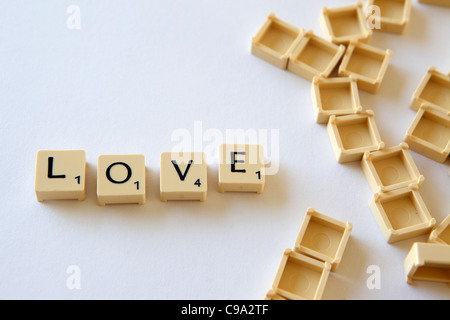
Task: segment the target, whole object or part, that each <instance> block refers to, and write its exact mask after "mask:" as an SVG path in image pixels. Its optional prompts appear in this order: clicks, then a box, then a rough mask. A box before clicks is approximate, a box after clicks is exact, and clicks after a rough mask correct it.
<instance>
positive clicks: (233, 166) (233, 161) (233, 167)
mask: <svg viewBox="0 0 450 320" xmlns="http://www.w3.org/2000/svg"><path fill="white" fill-rule="evenodd" d="M238 154H240V155H245V152H231V172H242V173H245V172H246V170H245V169H241V170H236V163H245V161H244V160H236V155H238Z"/></svg>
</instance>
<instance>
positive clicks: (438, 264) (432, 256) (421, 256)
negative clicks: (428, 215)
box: [404, 242, 450, 287]
mask: <svg viewBox="0 0 450 320" xmlns="http://www.w3.org/2000/svg"><path fill="white" fill-rule="evenodd" d="M404 270H405V275H406V281H407V282H408V284H413V283H414V281H416V280H420V281H432V282H443V283H446V284H448V285H449V287H450V246H448V245H442V244H435V243H420V242H416V243H414V244H413V246H412V247H411V250H410V251H409V253H408V256H407V257H406V259H405V262H404Z"/></svg>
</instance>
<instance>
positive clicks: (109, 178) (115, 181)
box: [106, 162, 131, 184]
mask: <svg viewBox="0 0 450 320" xmlns="http://www.w3.org/2000/svg"><path fill="white" fill-rule="evenodd" d="M115 165H121V166H124V167H125V168H126V169H127V173H128V174H127V177H126V178H125V179H124V180H122V181H117V180H114V179H113V178H111V169H112V167H114V166H115ZM106 178H108V180H109V181H111V182H112V183H117V184H122V183H125V182H127V181H128V180H130V178H131V168H130V166H129V165H127V164H126V163H124V162H115V163H113V164H112V165H110V166H109V167H108V169H106Z"/></svg>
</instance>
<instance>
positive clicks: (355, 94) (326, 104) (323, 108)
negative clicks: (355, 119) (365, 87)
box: [311, 77, 362, 124]
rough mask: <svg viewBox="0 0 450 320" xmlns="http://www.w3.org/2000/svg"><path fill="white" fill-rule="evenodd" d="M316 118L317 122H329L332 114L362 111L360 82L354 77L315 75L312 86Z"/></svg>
mask: <svg viewBox="0 0 450 320" xmlns="http://www.w3.org/2000/svg"><path fill="white" fill-rule="evenodd" d="M311 96H312V101H313V110H314V119H315V121H316V122H317V123H325V124H326V123H328V120H329V119H330V116H332V115H335V116H342V115H348V114H353V113H361V112H362V106H361V102H360V99H359V91H358V84H357V83H356V79H354V78H352V77H345V78H321V77H315V78H314V79H313V82H312V86H311Z"/></svg>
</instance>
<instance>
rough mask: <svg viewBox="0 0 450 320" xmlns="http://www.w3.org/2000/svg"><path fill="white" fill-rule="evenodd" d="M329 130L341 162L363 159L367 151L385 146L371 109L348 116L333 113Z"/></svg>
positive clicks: (335, 152)
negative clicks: (337, 115)
mask: <svg viewBox="0 0 450 320" xmlns="http://www.w3.org/2000/svg"><path fill="white" fill-rule="evenodd" d="M327 131H328V135H329V137H330V141H331V145H332V147H333V150H334V154H335V157H336V160H337V161H338V162H339V163H347V162H352V161H361V159H362V157H363V155H364V153H365V152H368V151H375V150H381V149H383V148H384V142H383V141H381V137H380V134H379V132H378V128H377V125H376V123H375V119H374V114H373V112H372V111H371V110H367V111H366V112H363V113H360V114H353V115H347V116H339V117H336V116H334V115H333V116H331V117H330V120H329V122H328V126H327Z"/></svg>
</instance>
